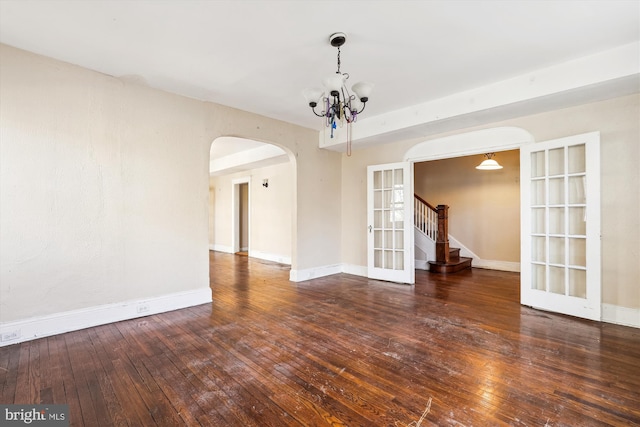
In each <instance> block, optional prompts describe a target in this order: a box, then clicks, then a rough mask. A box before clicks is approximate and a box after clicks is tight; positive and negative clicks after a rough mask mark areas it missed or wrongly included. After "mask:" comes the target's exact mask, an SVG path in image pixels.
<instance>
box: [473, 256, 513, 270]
mask: <svg viewBox="0 0 640 427" xmlns="http://www.w3.org/2000/svg"><path fill="white" fill-rule="evenodd" d="M471 266H472V267H477V268H486V269H489V270H500V271H512V272H514V273H520V263H519V262H511V261H495V260H490V259H476V258H474V259H473V262H472V263H471Z"/></svg>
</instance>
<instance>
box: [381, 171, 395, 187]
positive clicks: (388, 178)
mask: <svg viewBox="0 0 640 427" xmlns="http://www.w3.org/2000/svg"><path fill="white" fill-rule="evenodd" d="M392 172H393V171H390V170H386V171H384V176H383V179H382V185H383V187H384V188H391V186H392V185H393V181H392V178H393V175H392Z"/></svg>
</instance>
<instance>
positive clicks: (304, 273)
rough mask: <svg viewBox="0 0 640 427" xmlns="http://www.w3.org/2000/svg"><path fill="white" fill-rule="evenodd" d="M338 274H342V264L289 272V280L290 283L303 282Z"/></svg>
mask: <svg viewBox="0 0 640 427" xmlns="http://www.w3.org/2000/svg"><path fill="white" fill-rule="evenodd" d="M338 273H342V264H334V265H325V266H322V267H314V268H307V269H305V270H291V271H290V272H289V280H291V281H292V282H303V281H305V280H311V279H317V278H318V277H325V276H330V275H332V274H338Z"/></svg>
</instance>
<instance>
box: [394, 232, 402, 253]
mask: <svg viewBox="0 0 640 427" xmlns="http://www.w3.org/2000/svg"><path fill="white" fill-rule="evenodd" d="M395 237H396V249H404V231H402V230H400V231H396V232H395Z"/></svg>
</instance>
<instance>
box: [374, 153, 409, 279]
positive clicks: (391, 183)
mask: <svg viewBox="0 0 640 427" xmlns="http://www.w3.org/2000/svg"><path fill="white" fill-rule="evenodd" d="M411 169H412V164H410V163H394V164H388V165H377V166H369V168H368V170H367V172H368V193H369V194H368V217H369V225H368V235H369V238H368V275H369V277H371V278H376V279H382V280H390V281H394V282H403V283H413V282H414V277H415V271H414V266H413V264H414V260H413V224H412V223H411V218H412V208H413V204H412V203H410V202H408V201H411V200H413V190H412V188H413V185H412V182H411V178H412V177H413V173H412V171H411Z"/></svg>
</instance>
